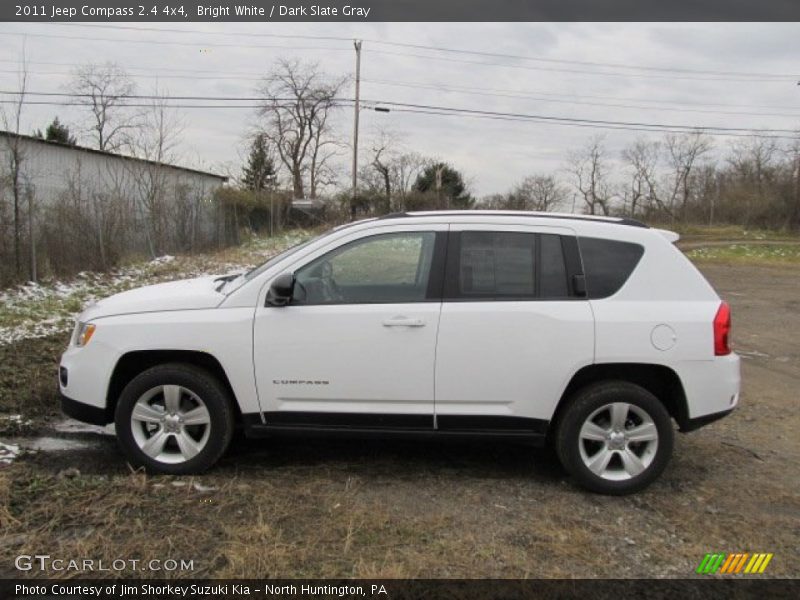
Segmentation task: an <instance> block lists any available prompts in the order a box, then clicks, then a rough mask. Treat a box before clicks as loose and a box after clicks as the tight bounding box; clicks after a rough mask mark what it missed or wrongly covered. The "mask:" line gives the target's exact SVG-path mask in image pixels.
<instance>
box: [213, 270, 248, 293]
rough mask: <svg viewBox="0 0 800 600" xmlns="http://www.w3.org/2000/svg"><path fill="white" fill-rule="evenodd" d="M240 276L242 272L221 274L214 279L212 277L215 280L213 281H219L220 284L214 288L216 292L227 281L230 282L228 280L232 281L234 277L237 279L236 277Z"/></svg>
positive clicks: (220, 289)
mask: <svg viewBox="0 0 800 600" xmlns="http://www.w3.org/2000/svg"><path fill="white" fill-rule="evenodd" d="M241 276H242V274H241V273H231V274H229V275H223V276H221V277H217V278H216V279H214V281H215V282H216V281H219V282H220V284H219V285H218V286H217V287H216V288H215V290H216V291H217V292H220V291H222V288H224V287H225V286H226V285H227V284H228V283H230V282H231V281H233V280H234V279H238V278H239V277H241Z"/></svg>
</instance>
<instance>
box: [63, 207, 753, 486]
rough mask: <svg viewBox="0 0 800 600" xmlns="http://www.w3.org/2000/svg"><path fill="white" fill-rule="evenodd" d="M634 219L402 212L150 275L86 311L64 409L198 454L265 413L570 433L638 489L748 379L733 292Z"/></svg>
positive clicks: (313, 421)
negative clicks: (676, 435) (152, 278)
mask: <svg viewBox="0 0 800 600" xmlns="http://www.w3.org/2000/svg"><path fill="white" fill-rule="evenodd" d="M676 239H677V235H675V234H672V233H670V232H666V231H661V230H657V229H651V228H648V227H646V226H644V225H642V224H641V223H638V222H636V221H631V220H626V219H614V218H599V217H580V216H576V215H553V214H538V213H523V212H520V213H514V212H491V211H469V212H433V213H407V214H402V215H390V216H389V217H383V218H378V219H368V220H365V221H360V222H357V223H353V224H350V225H346V226H343V227H339V228H337V229H334V230H332V231H330V232H328V233H327V234H325V235H322V236H320V237H318V238H316V239H314V240H311V241H309V242H306V243H305V244H302V245H300V246H296V247H294V248H291V249H290V250H287V251H286V252H284V253H282V254H280V255H278V256H275V257H274V258H272V259H270V260H269V261H267V262H266V263H264V264H263V265H261V266H260V267H258V268H256V269H254V270H252V271H250V272H248V273H244V274H241V275H238V276H233V275H232V276H227V277H218V278H200V279H193V280H188V281H177V282H172V283H164V284H159V285H154V286H149V287H144V288H140V289H135V290H131V291H128V292H124V293H121V294H117V295H115V296H111V297H110V298H107V299H104V300H101V301H99V302H97V303H96V304H94V305H92V306H90V307H88V308H87V309H86V310H85V311H84V312H83V314H82V315H81V316H80V317H79V320H78V323H77V325H76V328H75V334H74V336H73V339H72V342H71V344H70V347H69V348H68V350H67V351H66V352H65V353H64V355H63V357H62V360H61V368H60V384H61V391H62V394H63V396H64V398H63V408H64V411H65V412H66V413H67V414H68V415H70V416H73V417H75V418H77V419H80V420H83V421H88V422H91V423H97V424H107V423H111V422H113V423H115V426H116V433H117V437H118V439H119V442H120V444H121V446H122V448H123V450H124V452H125V454H126V455H127V457H128V459H129V460H130V462H131V463H133V464H134V465H137V466H144V467H145V468H146V469H148V470H150V471H153V472H161V473H174V474H181V473H194V472H199V471H202V470H204V469H207V468H208V467H210V466H211V465H213V464H214V463H215V462H216V461H217V459H219V458H220V456H222V454H223V453H224V452H225V450H226V448H227V446H228V444H229V442H230V440H231V437H232V434H233V431H234V428H235V427H237V426H240V427H242V428H243V429H244V430H245V432H246V433H247V434H248V435H252V436H256V435H278V434H287V433H291V434H295V435H296V434H300V435H312V434H319V433H345V434H347V435H379V436H388V435H404V436H410V435H416V436H428V437H442V438H447V437H463V436H470V437H476V438H485V439H487V440H497V439H514V440H520V441H531V442H538V443H541V444H544V443H546V442H547V443H552V444H553V445H554V447H555V449H556V451H557V453H558V456H559V458H560V460H561V462H562V463H563V465H564V467H565V468H566V469H567V470H568V471H569V473H571V474H572V476H573V477H574V478H575V479H576V480H577V481H578V482H579V483H580V484H582V485H583V486H585V487H587V488H589V489H591V490H595V491H599V492H605V493H613V494H621V493H627V492H632V491H635V490H639V489H641V488H643V487H644V486H646V485H648V484H649V483H651V482H652V481H653V480H654V479H656V478H657V477H658V476H659V474H660V473H661V472H662V471H663V470H664V468H665V466H666V464H667V462H668V461H669V458H670V454H671V452H672V446H673V430H674V427H673V424H672V422H673V421H675V422H676V423H677V425H678V427H679V428H680V429H681V430H682V431H691V430H693V429H696V428H697V427H700V426H701V425H704V424H706V423H709V422H711V421H714V420H715V419H718V418H720V417H722V416H724V415H726V414H728V413H729V412H730V411H731V410H733V408H734V407H735V406H736V404H737V402H738V399H739V358H738V356H736V354H734V353H732V352H731V350H730V346H729V341H728V335H729V331H730V311H729V309H728V305H727V304H726V303H724V302H722V301H720V299H719V297H718V296H717V294H716V293H715V292H714V290H713V289H712V288H711V286H710V285H709V284H708V283H707V282H706V280H705V279H704V278H703V276H702V275H701V274H700V273H699V272H698V271H697V269H695V268H694V266H693V265H692V264H691V263H690V262H689V261H688V260H687V259H686V258H685V257H684V256H683V254H682V253H681V252H680V251H679V250H678V249H677V248H675V247H674V245H673V244H672V242H674V241H675V240H676Z"/></svg>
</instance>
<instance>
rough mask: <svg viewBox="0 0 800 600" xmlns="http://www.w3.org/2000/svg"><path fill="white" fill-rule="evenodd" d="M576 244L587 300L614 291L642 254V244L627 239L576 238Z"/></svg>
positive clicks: (634, 266)
mask: <svg viewBox="0 0 800 600" xmlns="http://www.w3.org/2000/svg"><path fill="white" fill-rule="evenodd" d="M578 243H579V244H580V249H581V257H582V259H583V270H584V274H585V276H586V292H587V294H588V297H589V298H590V299H598V298H608V297H609V296H613V295H614V294H616V293H617V292H618V291H619V290H620V288H621V287H622V286H623V285H624V284H625V282H626V281H628V278H629V277H630V276H631V273H633V270H634V269H635V268H636V265H637V264H639V261H640V260H641V258H642V255H643V254H644V247H643V246H641V245H639V244H634V243H631V242H620V241H618V240H606V239H601V238H591V237H579V238H578Z"/></svg>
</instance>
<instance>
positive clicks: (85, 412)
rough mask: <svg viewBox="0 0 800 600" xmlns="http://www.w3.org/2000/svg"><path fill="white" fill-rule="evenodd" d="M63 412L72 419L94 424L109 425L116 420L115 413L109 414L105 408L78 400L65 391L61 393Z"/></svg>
mask: <svg viewBox="0 0 800 600" xmlns="http://www.w3.org/2000/svg"><path fill="white" fill-rule="evenodd" d="M61 412H63V413H64V414H65V415H67V416H68V417H70V418H72V419H76V420H78V421H82V422H83V423H91V424H92V425H108V424H109V423H111V421H113V420H114V418H113V415H109V414H107V411H106V410H105V409H104V408H98V407H97V406H91V405H90V404H84V403H83V402H78V401H77V400H73V399H72V398H68V397H67V396H65V395H64V394H63V393H62V394H61Z"/></svg>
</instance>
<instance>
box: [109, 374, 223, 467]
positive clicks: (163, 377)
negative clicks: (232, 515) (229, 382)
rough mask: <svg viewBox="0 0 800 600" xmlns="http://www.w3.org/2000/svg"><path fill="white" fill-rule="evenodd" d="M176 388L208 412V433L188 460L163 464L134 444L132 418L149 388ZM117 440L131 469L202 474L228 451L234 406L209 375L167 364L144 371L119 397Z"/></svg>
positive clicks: (115, 418)
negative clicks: (138, 402)
mask: <svg viewBox="0 0 800 600" xmlns="http://www.w3.org/2000/svg"><path fill="white" fill-rule="evenodd" d="M163 385H178V386H181V387H183V388H186V389H187V390H190V391H191V392H192V393H194V394H196V395H197V396H198V397H199V398H200V399H201V400H202V402H203V403H204V404H205V406H206V408H207V409H208V415H209V417H210V419H209V421H210V433H209V436H208V440H207V442H206V443H205V446H204V447H203V448H202V450H200V452H199V453H198V454H196V455H195V456H193V457H192V458H191V459H189V460H185V461H184V462H179V463H166V462H161V461H159V460H155V459H154V458H151V457H150V456H148V455H147V454H145V453H144V452H143V451H142V449H141V448H140V447H139V445H138V444H137V442H136V440H135V438H134V434H133V431H132V426H131V415H132V411H133V409H134V406H135V405H136V403H137V401H138V400H139V398H140V397H142V395H143V394H145V393H147V392H148V390H151V389H152V388H155V387H158V386H163ZM114 423H115V426H116V431H117V440H118V442H119V445H120V447H121V448H122V451H123V452H124V453H125V456H126V457H127V458H128V460H129V461H130V463H131V464H132V465H133V466H134V467H144V468H145V470H146V471H147V472H149V473H165V474H170V475H187V474H194V473H202V472H203V471H206V470H207V469H209V468H210V467H211V466H212V465H214V463H216V462H217V461H218V460H219V459H220V457H221V456H222V455H223V454H224V453H225V451H226V450H227V449H228V445H229V444H230V441H231V438H232V436H233V429H234V411H233V405H232V401H231V398H230V395H229V394H228V392H227V390H226V389H225V387H224V386H223V385H222V384H221V383H220V382H219V380H217V378H216V377H214V376H213V375H212V374H210V373H209V372H207V371H205V370H203V369H201V368H198V367H195V366H193V365H189V364H184V363H168V364H164V365H158V366H155V367H152V368H150V369H147V370H146V371H143V372H142V373H140V374H139V375H137V376H136V377H134V378H133V379H132V380H131V381H130V383H128V385H126V386H125V389H124V390H123V391H122V394H121V395H120V397H119V401H118V402H117V408H116V411H115V413H114Z"/></svg>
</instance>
